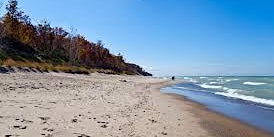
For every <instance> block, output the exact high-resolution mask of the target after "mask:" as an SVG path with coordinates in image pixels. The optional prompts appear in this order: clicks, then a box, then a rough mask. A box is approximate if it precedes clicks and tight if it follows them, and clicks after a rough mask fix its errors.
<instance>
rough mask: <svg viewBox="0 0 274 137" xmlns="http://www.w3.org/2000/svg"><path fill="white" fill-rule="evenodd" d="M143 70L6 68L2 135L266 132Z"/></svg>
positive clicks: (193, 136) (182, 136)
mask: <svg viewBox="0 0 274 137" xmlns="http://www.w3.org/2000/svg"><path fill="white" fill-rule="evenodd" d="M172 83H173V82H171V81H166V80H162V79H156V78H151V77H140V76H116V75H104V74H91V75H73V74H64V73H32V72H31V73H10V74H0V91H1V92H0V129H1V130H0V136H6V137H8V136H23V137H39V136H41V137H93V136H96V137H97V136H99V137H105V136H110V137H111V136H114V137H120V136H121V137H130V136H133V137H161V136H169V137H211V136H216V137H230V136H233V137H237V136H241V137H245V136H250V137H255V136H260V137H265V136H270V135H267V134H266V133H264V132H261V131H259V130H256V129H255V128H252V127H250V126H247V125H244V124H242V123H240V122H237V121H235V120H231V119H229V118H226V117H224V116H221V115H219V114H216V113H213V112H210V111H208V110H206V109H204V108H203V107H201V106H200V105H197V104H195V103H193V102H190V101H188V100H186V99H182V97H179V96H174V95H168V94H163V93H161V92H160V91H159V89H160V88H161V87H163V86H167V85H169V84H172Z"/></svg>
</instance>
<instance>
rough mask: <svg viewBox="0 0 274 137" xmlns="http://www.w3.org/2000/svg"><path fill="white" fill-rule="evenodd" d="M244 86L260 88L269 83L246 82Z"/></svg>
mask: <svg viewBox="0 0 274 137" xmlns="http://www.w3.org/2000/svg"><path fill="white" fill-rule="evenodd" d="M243 84H244V85H251V86H259V85H265V84H267V83H262V82H249V81H248V82H244V83H243Z"/></svg>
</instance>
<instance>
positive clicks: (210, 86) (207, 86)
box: [199, 84, 222, 89]
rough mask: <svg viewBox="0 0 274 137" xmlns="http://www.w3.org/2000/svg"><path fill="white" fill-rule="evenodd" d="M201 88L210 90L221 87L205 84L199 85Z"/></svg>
mask: <svg viewBox="0 0 274 137" xmlns="http://www.w3.org/2000/svg"><path fill="white" fill-rule="evenodd" d="M199 86H200V87H202V88H210V89H220V88H222V86H216V85H207V84H199Z"/></svg>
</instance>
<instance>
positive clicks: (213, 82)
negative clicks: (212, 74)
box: [209, 81, 219, 84]
mask: <svg viewBox="0 0 274 137" xmlns="http://www.w3.org/2000/svg"><path fill="white" fill-rule="evenodd" d="M209 84H219V83H218V82H215V81H212V82H209Z"/></svg>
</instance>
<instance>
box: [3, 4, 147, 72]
mask: <svg viewBox="0 0 274 137" xmlns="http://www.w3.org/2000/svg"><path fill="white" fill-rule="evenodd" d="M6 11H7V12H6V13H5V14H4V15H3V17H2V18H1V23H0V44H1V48H0V59H1V60H2V62H3V61H4V60H6V59H13V60H15V61H31V62H47V63H50V64H53V65H60V64H61V65H70V66H79V67H85V68H90V69H94V68H96V69H107V70H112V71H114V72H116V73H125V74H137V75H150V74H149V73H146V72H145V71H143V70H142V68H141V67H139V66H138V65H135V64H130V63H126V62H125V60H124V58H123V56H121V55H120V54H119V55H113V54H111V53H110V52H109V50H108V49H107V48H104V45H103V44H102V42H101V41H98V42H97V43H93V42H90V41H88V40H86V39H85V37H84V36H82V35H80V34H73V32H72V33H69V32H67V31H66V30H65V29H63V28H62V27H52V26H51V25H50V24H49V23H48V22H47V21H42V23H39V24H38V25H33V24H32V22H31V19H30V17H29V16H28V15H25V14H24V12H23V11H21V10H20V9H19V8H18V2H17V0H9V2H8V4H7V5H6Z"/></svg>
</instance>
